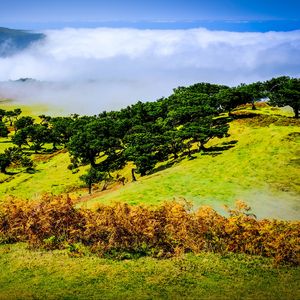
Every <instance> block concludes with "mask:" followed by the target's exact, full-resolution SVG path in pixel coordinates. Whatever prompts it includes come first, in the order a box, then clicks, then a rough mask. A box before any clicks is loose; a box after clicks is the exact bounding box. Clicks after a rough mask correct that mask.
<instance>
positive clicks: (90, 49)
mask: <svg viewBox="0 0 300 300" xmlns="http://www.w3.org/2000/svg"><path fill="white" fill-rule="evenodd" d="M44 33H45V34H46V38H45V40H43V41H40V42H37V43H34V44H32V46H31V47H30V48H28V49H26V50H24V51H22V52H19V53H18V54H15V55H13V56H10V57H6V58H0V81H2V83H1V84H0V96H1V95H2V96H5V97H14V98H16V99H19V100H20V101H23V102H24V101H25V102H26V101H31V102H50V103H51V104H56V105H60V106H63V107H64V108H65V109H66V111H68V112H75V111H76V112H79V113H88V114H93V113H98V112H99V111H101V110H104V109H105V110H110V109H118V108H120V107H124V106H126V105H128V104H130V103H134V102H136V101H137V100H155V99H157V98H159V97H162V96H168V94H170V93H171V91H172V88H174V87H177V86H179V85H187V84H193V83H196V82H200V81H206V82H216V83H222V84H228V85H236V84H239V83H241V82H246V83H247V82H251V81H256V80H264V79H268V78H270V77H273V76H279V75H289V76H293V77H299V76H300V31H291V32H267V33H246V32H244V33H236V32H222V31H209V30H206V29H201V28H200V29H189V30H138V29H124V28H123V29H112V28H97V29H72V28H69V29H62V30H49V31H46V32H44ZM24 77H29V78H34V79H37V80H39V81H42V82H27V83H22V84H21V83H12V82H7V81H9V80H16V79H19V78H24Z"/></svg>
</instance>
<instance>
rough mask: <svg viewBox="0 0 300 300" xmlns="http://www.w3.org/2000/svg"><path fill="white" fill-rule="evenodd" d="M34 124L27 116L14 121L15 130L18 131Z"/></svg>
mask: <svg viewBox="0 0 300 300" xmlns="http://www.w3.org/2000/svg"><path fill="white" fill-rule="evenodd" d="M33 124H34V119H33V118H32V117H29V116H23V117H21V118H20V119H18V120H16V121H15V125H14V126H15V130H16V131H17V130H20V129H23V128H26V127H29V126H31V125H33Z"/></svg>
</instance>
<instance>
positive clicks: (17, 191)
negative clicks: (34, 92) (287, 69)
mask: <svg viewBox="0 0 300 300" xmlns="http://www.w3.org/2000/svg"><path fill="white" fill-rule="evenodd" d="M279 112H280V113H281V114H284V115H285V114H287V115H288V114H289V112H285V111H281V110H280V111H279V110H274V109H272V108H269V107H266V108H261V109H259V110H258V111H257V112H256V113H258V114H264V115H265V114H274V113H279ZM252 122H253V121H252V119H243V120H236V121H234V122H232V123H231V128H230V134H231V136H230V137H228V138H225V139H222V140H218V139H215V140H213V141H211V142H210V146H216V145H217V146H221V145H222V144H226V143H227V142H230V141H238V142H237V143H236V144H235V145H233V146H234V147H233V148H231V149H228V150H225V151H222V152H220V153H221V154H220V155H217V156H212V155H201V154H196V156H197V158H196V159H194V160H191V161H189V160H187V159H184V160H183V161H181V162H179V163H177V164H176V165H174V166H173V167H171V168H168V169H165V170H161V171H159V172H156V173H154V174H152V175H150V176H146V177H144V178H139V180H138V181H137V182H135V183H127V184H126V185H125V187H122V188H119V189H112V190H111V191H106V192H105V193H102V194H101V193H100V194H98V195H95V196H96V197H95V198H94V199H92V200H90V201H89V202H88V205H89V206H93V205H94V204H96V203H98V202H106V203H107V202H110V201H115V200H116V201H126V202H129V203H131V204H134V203H147V204H158V203H159V202H161V201H165V200H170V199H173V198H178V197H185V198H186V199H187V200H191V201H192V202H193V203H194V204H195V205H196V206H198V205H201V204H210V205H212V206H213V207H215V208H217V209H218V210H222V206H223V205H224V204H229V205H232V204H233V203H234V202H235V200H236V199H242V200H244V201H246V202H248V203H249V204H250V205H251V206H252V207H253V209H254V212H255V213H256V214H257V215H258V216H259V217H276V218H286V219H299V214H300V207H299V201H298V199H299V194H300V182H299V162H298V160H297V157H299V149H300V146H299V145H300V144H299V138H298V139H297V138H290V137H289V134H291V133H293V132H300V127H299V126H278V125H270V126H265V127H260V126H258V124H254V125H251V124H252ZM1 141H2V143H1ZM1 141H0V152H1V149H2V151H3V149H4V148H5V147H7V146H8V145H9V144H7V143H5V142H7V140H6V141H5V140H4V139H2V140H1ZM3 142H4V143H3ZM211 154H215V153H211ZM297 162H298V163H297ZM69 163H70V161H69V157H68V154H67V153H60V154H58V155H54V156H52V157H51V158H49V160H48V161H47V160H46V161H42V162H40V161H37V168H36V169H37V172H36V173H35V174H26V173H19V174H17V175H14V176H12V177H11V176H7V175H3V174H0V181H1V180H4V179H10V181H8V182H2V183H1V185H0V197H2V198H3V197H4V196H5V195H9V194H11V195H16V196H19V197H22V198H32V197H36V196H39V195H40V194H41V193H42V192H53V193H56V194H57V193H61V192H63V191H66V190H67V191H69V190H70V189H72V188H74V187H76V186H78V185H79V184H80V181H79V179H78V177H79V175H80V174H82V173H83V172H84V169H83V168H82V169H81V170H80V172H79V173H77V174H72V173H71V172H70V171H69V170H68V169H67V166H68V164H69ZM121 173H123V174H124V175H125V177H126V178H128V179H129V181H130V168H129V167H127V168H126V169H124V170H123V171H122V172H121ZM9 177H10V178H9ZM80 193H86V191H82V190H79V191H78V194H80Z"/></svg>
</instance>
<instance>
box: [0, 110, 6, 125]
mask: <svg viewBox="0 0 300 300" xmlns="http://www.w3.org/2000/svg"><path fill="white" fill-rule="evenodd" d="M5 115H6V110H4V109H2V108H0V122H2V121H3V118H4V117H5Z"/></svg>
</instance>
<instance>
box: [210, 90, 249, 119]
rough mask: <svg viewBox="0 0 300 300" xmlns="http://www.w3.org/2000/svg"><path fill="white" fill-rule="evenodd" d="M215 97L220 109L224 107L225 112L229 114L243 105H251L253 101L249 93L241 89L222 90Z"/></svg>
mask: <svg viewBox="0 0 300 300" xmlns="http://www.w3.org/2000/svg"><path fill="white" fill-rule="evenodd" d="M215 97H216V99H217V102H218V104H219V105H220V107H222V108H223V109H224V110H225V111H228V113H229V114H231V111H232V110H233V109H234V108H236V107H238V106H239V105H242V104H246V103H251V102H252V99H253V97H252V96H251V94H250V93H249V92H248V91H245V90H243V89H240V88H230V89H223V90H220V92H219V93H218V94H216V95H215Z"/></svg>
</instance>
